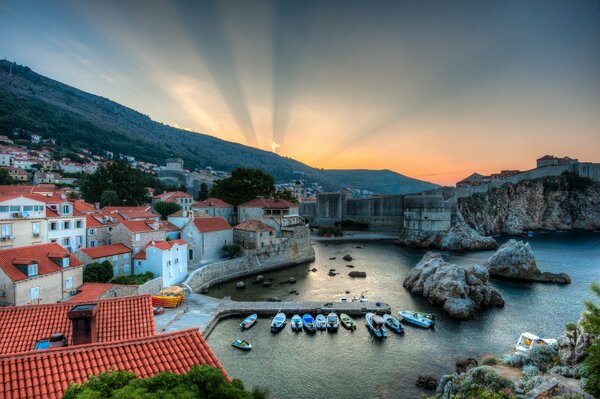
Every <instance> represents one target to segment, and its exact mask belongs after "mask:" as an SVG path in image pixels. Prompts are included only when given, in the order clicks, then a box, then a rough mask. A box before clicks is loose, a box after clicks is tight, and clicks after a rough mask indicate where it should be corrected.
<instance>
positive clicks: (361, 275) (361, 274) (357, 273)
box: [348, 270, 367, 278]
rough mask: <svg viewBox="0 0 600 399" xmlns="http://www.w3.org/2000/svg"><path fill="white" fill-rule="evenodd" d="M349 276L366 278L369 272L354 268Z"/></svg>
mask: <svg viewBox="0 0 600 399" xmlns="http://www.w3.org/2000/svg"><path fill="white" fill-rule="evenodd" d="M348 276H350V277H362V278H365V277H367V272H359V271H356V270H353V271H351V272H350V273H348Z"/></svg>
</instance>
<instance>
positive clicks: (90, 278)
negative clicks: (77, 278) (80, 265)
mask: <svg viewBox="0 0 600 399" xmlns="http://www.w3.org/2000/svg"><path fill="white" fill-rule="evenodd" d="M112 278H113V265H112V264H111V263H110V262H109V261H107V260H105V261H104V262H102V263H97V262H94V263H90V264H89V265H87V266H86V267H85V268H84V269H83V282H84V283H108V282H109V281H110V279H112Z"/></svg>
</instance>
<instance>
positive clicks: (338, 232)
mask: <svg viewBox="0 0 600 399" xmlns="http://www.w3.org/2000/svg"><path fill="white" fill-rule="evenodd" d="M317 234H319V235H320V236H321V237H323V236H325V235H333V236H335V237H341V236H342V235H343V233H342V229H341V228H340V227H329V226H321V227H319V230H318V232H317Z"/></svg>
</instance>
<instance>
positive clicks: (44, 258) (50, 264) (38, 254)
mask: <svg viewBox="0 0 600 399" xmlns="http://www.w3.org/2000/svg"><path fill="white" fill-rule="evenodd" d="M49 255H52V256H53V257H65V256H69V266H68V267H78V266H81V265H82V264H83V263H81V262H80V261H79V259H77V258H76V257H74V256H72V255H70V254H69V251H67V250H66V249H64V248H63V247H61V246H60V244H58V243H55V242H53V243H49V244H37V245H30V246H28V247H20V248H10V249H5V250H2V251H0V269H2V271H4V273H5V274H6V275H7V276H8V278H10V279H11V280H12V281H21V280H26V279H28V278H29V277H28V276H27V275H26V274H25V273H23V272H22V271H21V270H20V269H19V268H18V267H16V266H15V265H14V264H13V260H15V258H29V259H34V260H35V261H37V263H38V275H40V276H43V275H45V274H50V273H54V272H59V271H61V270H64V269H63V268H61V267H60V266H59V265H57V264H56V263H55V262H54V261H53V260H52V259H50V257H49Z"/></svg>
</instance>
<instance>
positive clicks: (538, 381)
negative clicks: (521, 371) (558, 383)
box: [521, 375, 548, 392]
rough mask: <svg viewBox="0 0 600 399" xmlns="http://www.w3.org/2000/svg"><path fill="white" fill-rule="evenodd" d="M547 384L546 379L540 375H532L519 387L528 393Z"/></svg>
mask: <svg viewBox="0 0 600 399" xmlns="http://www.w3.org/2000/svg"><path fill="white" fill-rule="evenodd" d="M546 382H548V377H544V376H541V375H534V376H532V377H530V378H528V379H527V380H525V381H523V382H522V383H521V387H522V388H523V390H524V391H525V392H530V391H531V390H533V389H535V388H537V387H539V386H540V385H542V384H545V383H546Z"/></svg>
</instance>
